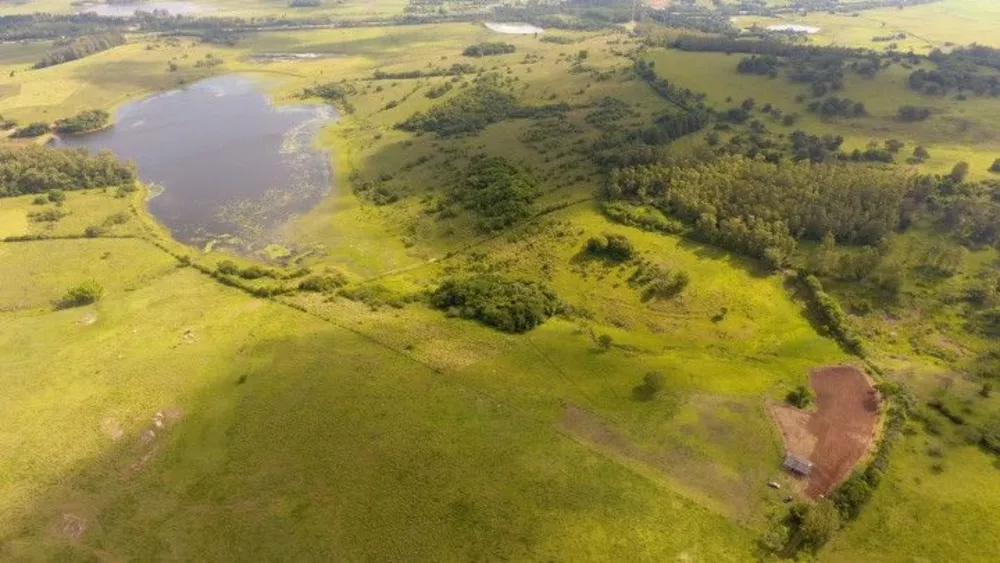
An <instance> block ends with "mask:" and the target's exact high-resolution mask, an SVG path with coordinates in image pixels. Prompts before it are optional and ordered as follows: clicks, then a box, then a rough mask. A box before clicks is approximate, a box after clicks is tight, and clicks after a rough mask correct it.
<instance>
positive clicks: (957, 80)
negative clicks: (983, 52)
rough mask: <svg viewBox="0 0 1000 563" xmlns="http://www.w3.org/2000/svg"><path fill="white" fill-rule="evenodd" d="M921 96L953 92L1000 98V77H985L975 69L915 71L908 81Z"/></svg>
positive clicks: (947, 67)
mask: <svg viewBox="0 0 1000 563" xmlns="http://www.w3.org/2000/svg"><path fill="white" fill-rule="evenodd" d="M907 84H908V85H909V87H910V88H911V89H913V90H916V91H917V92H920V93H921V94H927V95H929V96H941V95H944V94H947V93H949V92H952V91H956V90H957V91H958V92H959V93H960V94H961V93H964V92H972V93H974V94H976V95H978V96H1000V76H995V75H984V74H980V73H979V72H977V70H976V69H975V68H974V67H973V68H964V67H960V66H958V67H956V66H951V67H949V66H940V67H939V68H938V69H937V70H924V69H919V70H915V71H913V72H912V73H911V74H910V78H909V79H908V81H907Z"/></svg>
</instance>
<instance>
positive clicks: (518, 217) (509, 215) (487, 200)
mask: <svg viewBox="0 0 1000 563" xmlns="http://www.w3.org/2000/svg"><path fill="white" fill-rule="evenodd" d="M451 197H452V199H453V200H454V201H455V202H456V203H459V204H461V205H463V206H464V207H465V208H467V209H469V210H470V211H472V212H473V213H475V214H476V215H477V216H478V217H479V227H480V228H481V229H483V230H484V231H488V232H494V231H500V230H503V229H506V228H507V227H510V226H511V225H514V224H516V223H519V222H521V221H523V220H524V219H527V218H528V217H531V215H532V214H533V213H534V208H533V207H532V202H533V201H534V200H535V198H536V197H538V186H537V183H536V181H535V179H534V177H533V175H532V174H531V173H530V172H529V171H527V170H524V169H522V168H519V167H517V166H515V165H513V164H512V163H510V162H509V161H508V160H507V159H505V158H503V157H498V156H495V157H477V158H475V159H473V161H472V162H471V163H470V165H469V168H468V169H467V170H466V173H465V177H464V180H463V181H462V182H460V183H459V185H458V186H457V187H456V188H455V189H454V190H452V193H451Z"/></svg>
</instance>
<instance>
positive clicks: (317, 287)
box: [299, 272, 347, 293]
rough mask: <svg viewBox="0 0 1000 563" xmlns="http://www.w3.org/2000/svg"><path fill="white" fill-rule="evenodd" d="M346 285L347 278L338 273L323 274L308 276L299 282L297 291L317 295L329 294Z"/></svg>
mask: <svg viewBox="0 0 1000 563" xmlns="http://www.w3.org/2000/svg"><path fill="white" fill-rule="evenodd" d="M346 284H347V276H345V275H344V274H342V273H340V272H336V273H335V274H324V275H315V276H309V277H308V278H306V279H304V280H302V281H300V282H299V289H300V290H302V291H315V292H319V293H329V292H331V291H334V290H336V289H339V288H341V287H343V286H344V285H346Z"/></svg>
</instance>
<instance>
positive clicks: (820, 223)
mask: <svg viewBox="0 0 1000 563" xmlns="http://www.w3.org/2000/svg"><path fill="white" fill-rule="evenodd" d="M907 186H908V180H907V178H905V177H904V176H902V175H900V173H898V172H895V171H892V170H887V169H882V168H877V167H872V166H851V165H843V164H812V163H808V162H800V163H781V164H774V163H769V162H765V161H759V160H754V159H750V158H747V157H743V156H727V157H722V158H719V159H716V160H713V161H710V162H701V163H697V164H694V165H673V166H665V165H650V166H638V167H631V168H624V169H620V170H616V171H614V172H612V174H611V176H610V177H609V180H608V184H607V186H606V193H607V196H608V198H609V199H611V200H612V201H614V200H630V201H634V202H636V203H640V204H645V205H651V206H653V207H656V208H657V209H660V210H661V211H663V212H664V213H665V214H667V215H668V216H671V217H675V218H677V219H680V220H681V221H682V222H684V223H685V224H686V225H688V227H689V228H690V229H691V235H692V236H694V237H697V238H699V239H702V240H706V241H708V242H712V243H714V244H718V245H720V246H724V247H727V248H731V249H733V250H737V251H739V252H742V253H745V254H749V255H752V256H756V257H758V258H761V259H763V260H765V261H767V262H768V263H769V264H771V265H772V266H774V267H779V266H781V265H783V264H784V263H785V262H786V260H787V257H788V256H789V255H790V254H791V253H792V252H793V251H794V250H795V248H796V241H797V240H803V239H813V240H819V239H821V238H822V237H823V236H824V235H826V234H827V233H832V234H833V236H834V237H836V239H837V240H839V241H842V242H844V243H847V244H876V243H878V242H879V241H880V240H881V239H882V238H883V237H884V236H885V235H886V234H887V233H889V232H891V231H892V230H893V229H894V228H896V226H897V225H898V223H899V216H900V206H901V204H902V200H903V196H904V194H905V193H906V189H907Z"/></svg>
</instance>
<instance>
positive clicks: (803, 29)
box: [767, 23, 819, 35]
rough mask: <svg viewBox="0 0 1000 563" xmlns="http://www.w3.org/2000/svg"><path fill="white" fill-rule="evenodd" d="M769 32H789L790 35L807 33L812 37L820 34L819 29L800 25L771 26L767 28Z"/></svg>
mask: <svg viewBox="0 0 1000 563" xmlns="http://www.w3.org/2000/svg"><path fill="white" fill-rule="evenodd" d="M767 30H768V31H787V32H790V33H807V34H809V35H812V34H813V33H819V28H818V27H814V26H811V25H798V24H794V23H787V24H780V25H769V26H767Z"/></svg>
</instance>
